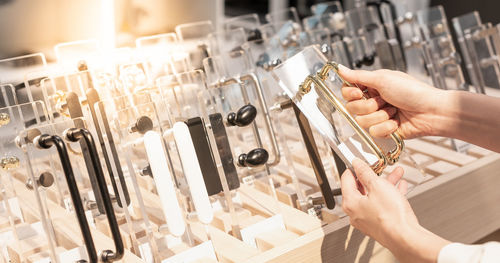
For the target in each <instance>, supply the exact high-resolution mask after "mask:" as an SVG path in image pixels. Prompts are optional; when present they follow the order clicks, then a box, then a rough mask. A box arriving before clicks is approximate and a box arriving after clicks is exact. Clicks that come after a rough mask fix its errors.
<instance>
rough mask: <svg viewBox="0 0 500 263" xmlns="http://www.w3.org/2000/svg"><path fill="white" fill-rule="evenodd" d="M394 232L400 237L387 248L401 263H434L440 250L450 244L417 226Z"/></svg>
mask: <svg viewBox="0 0 500 263" xmlns="http://www.w3.org/2000/svg"><path fill="white" fill-rule="evenodd" d="M395 231H398V232H399V235H400V237H399V238H396V239H395V240H394V241H395V242H393V244H389V245H388V246H387V248H388V249H389V250H391V252H392V253H393V254H394V256H395V257H396V258H397V259H398V261H400V262H402V263H412V262H419V263H435V262H437V259H438V256H439V252H440V251H441V249H442V248H443V247H444V246H446V245H447V244H449V243H451V242H450V241H448V240H445V239H443V238H441V237H439V236H437V235H436V234H433V233H432V232H430V231H428V230H426V229H425V228H423V227H421V226H419V225H418V226H414V227H411V228H407V229H406V230H404V229H395Z"/></svg>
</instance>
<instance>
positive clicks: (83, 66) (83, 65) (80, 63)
mask: <svg viewBox="0 0 500 263" xmlns="http://www.w3.org/2000/svg"><path fill="white" fill-rule="evenodd" d="M77 68H78V71H87V70H89V67H88V66H87V61H85V60H80V61H78V64H77Z"/></svg>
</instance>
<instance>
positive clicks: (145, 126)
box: [129, 116, 153, 134]
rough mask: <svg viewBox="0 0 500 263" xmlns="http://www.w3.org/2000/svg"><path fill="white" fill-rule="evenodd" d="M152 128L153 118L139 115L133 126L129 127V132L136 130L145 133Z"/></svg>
mask: <svg viewBox="0 0 500 263" xmlns="http://www.w3.org/2000/svg"><path fill="white" fill-rule="evenodd" d="M152 129H153V120H151V118H149V117H148V116H141V117H139V119H137V121H136V122H135V124H134V126H132V127H130V128H129V132H130V133H133V132H138V133H140V134H145V133H146V132H147V131H150V130H152Z"/></svg>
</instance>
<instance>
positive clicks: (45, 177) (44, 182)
mask: <svg viewBox="0 0 500 263" xmlns="http://www.w3.org/2000/svg"><path fill="white" fill-rule="evenodd" d="M37 183H38V185H40V186H43V187H50V186H51V185H52V184H53V183H54V176H53V175H52V174H51V173H49V172H44V173H42V174H41V175H40V177H38V181H37Z"/></svg>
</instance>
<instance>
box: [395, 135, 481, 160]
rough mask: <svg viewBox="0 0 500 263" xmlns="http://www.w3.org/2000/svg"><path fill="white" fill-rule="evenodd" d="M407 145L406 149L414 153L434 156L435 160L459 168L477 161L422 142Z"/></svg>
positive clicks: (411, 141) (417, 141)
mask: <svg viewBox="0 0 500 263" xmlns="http://www.w3.org/2000/svg"><path fill="white" fill-rule="evenodd" d="M405 143H406V147H407V148H408V149H410V150H412V151H416V152H420V153H423V154H426V155H429V156H432V157H433V158H436V159H439V160H443V161H447V162H449V163H452V164H456V165H459V166H463V165H466V164H468V163H471V162H472V161H474V160H476V158H475V157H472V156H469V155H465V154H462V153H458V152H455V151H453V150H450V149H445V148H443V147H439V146H437V145H435V144H432V143H428V142H425V141H421V140H408V141H406V142H405Z"/></svg>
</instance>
